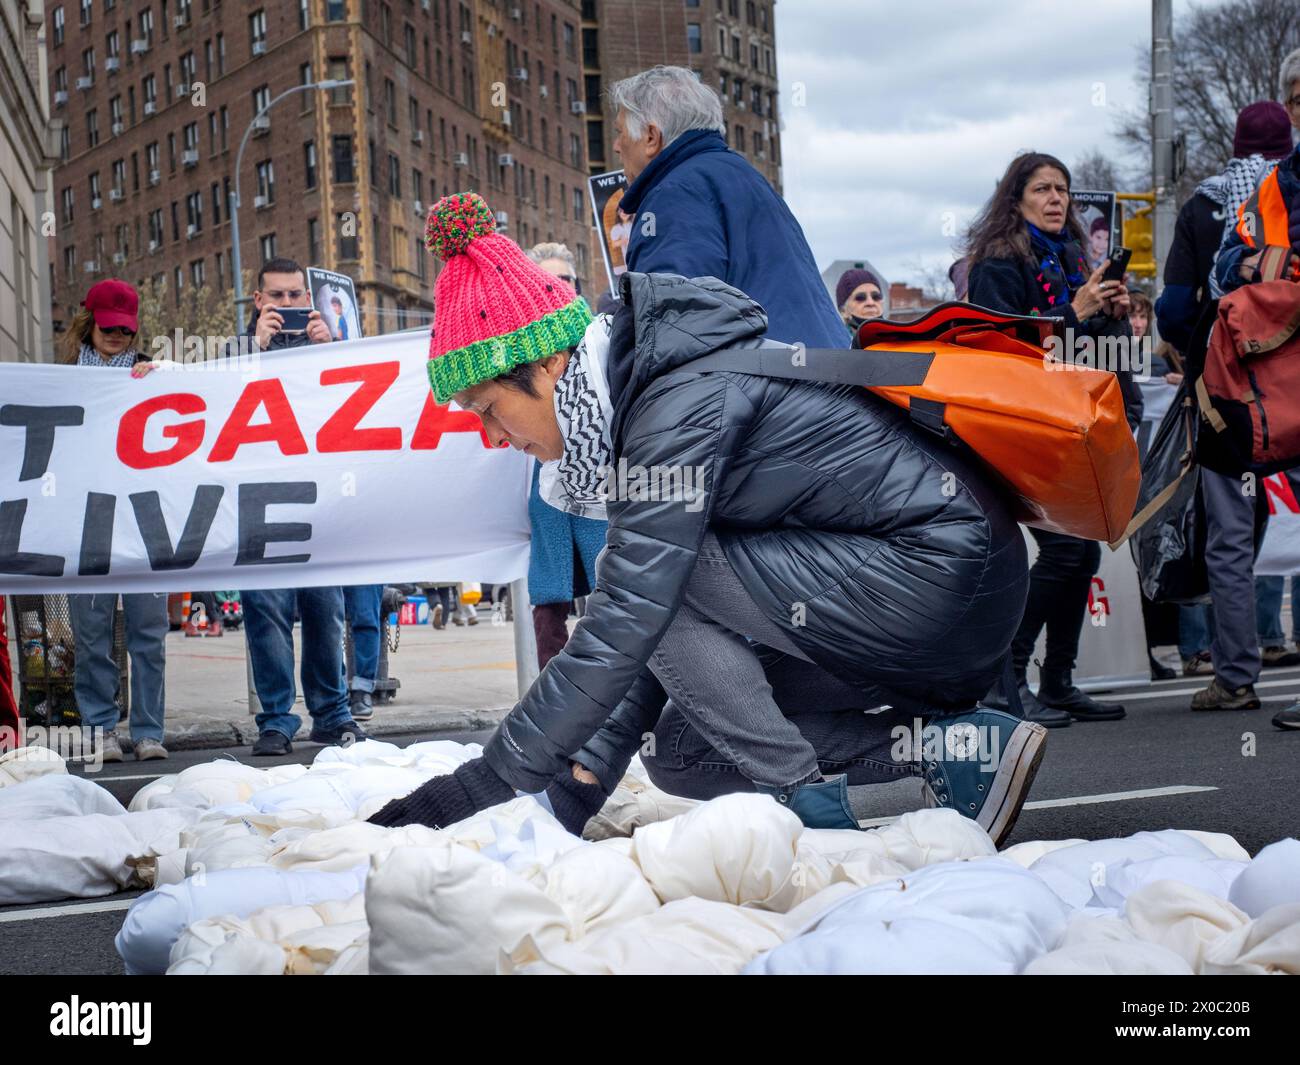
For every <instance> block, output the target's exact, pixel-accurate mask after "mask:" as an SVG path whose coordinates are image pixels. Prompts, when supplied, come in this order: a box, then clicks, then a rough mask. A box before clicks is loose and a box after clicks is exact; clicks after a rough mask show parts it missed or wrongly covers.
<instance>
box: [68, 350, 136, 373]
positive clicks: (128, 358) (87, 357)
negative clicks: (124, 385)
mask: <svg viewBox="0 0 1300 1065" xmlns="http://www.w3.org/2000/svg"><path fill="white" fill-rule="evenodd" d="M138 357H139V356H138V354H137V352H136V350H135V348H127V349H126V351H123V352H121V353H120V354H118V355H114V356H113V357H112V358H111V359H105V358H103V357H102V356H101V355H100V354H99V352H97V351H96V350H95V349H94V348H93V347H92V346H91V345H90V344H82V345H81V354H80V355H78V356H77V365H78V366H109V367H112V368H113V369H117V370H129V369H130V368H131V367H132V366H134V365H135V361H136V359H137V358H138Z"/></svg>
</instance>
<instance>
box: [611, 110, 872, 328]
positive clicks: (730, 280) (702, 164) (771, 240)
mask: <svg viewBox="0 0 1300 1065" xmlns="http://www.w3.org/2000/svg"><path fill="white" fill-rule="evenodd" d="M622 208H623V210H624V211H626V212H627V213H628V214H630V215H635V216H636V219H635V221H634V223H633V225H632V239H631V241H630V243H629V244H628V249H627V268H628V270H630V271H634V272H635V273H638V274H680V275H681V276H683V277H716V278H718V279H719V280H720V281H725V282H726V283H727V284H728V285H731V286H732V287H733V288H738V289H740V291H742V292H744V293H745V294H746V295H747V296H749V297H750V299H753V300H755V301H756V302H757V303H759V304H761V305H762V307H763V310H765V311H766V312H767V320H768V331H767V335H768V336H769V337H771V338H772V339H773V340H780V341H784V342H785V343H787V344H796V343H800V342H802V343H803V344H805V345H806V346H807V347H810V348H845V347H848V343H847V342H846V340H845V337H844V322H843V320H842V319H841V318H840V316H839V314H838V312H837V311H836V310H835V304H834V302H833V301H832V300H831V296H830V293H829V292H827V291H826V286H825V285H824V284H823V283H822V279H821V275H820V274H818V272H817V264H816V262H814V261H813V256H812V251H811V250H810V249H809V247H808V242H807V241H806V240H805V239H804V235H803V230H802V229H801V228H800V227H799V223H798V222H797V221H795V217H794V215H793V214H791V213H790V208H788V207H787V206H786V205H785V201H784V200H782V199H781V197H780V196H778V195H777V194H776V193H775V192H774V191H773V190H772V186H771V185H769V184H768V183H767V179H766V178H764V177H763V175H762V174H760V173H759V172H758V171H757V170H755V169H754V168H753V167H752V166H750V165H749V163H748V162H746V161H745V159H744V157H743V156H741V155H739V154H738V153H736V152H733V151H732V150H731V149H730V148H728V147H727V142H726V141H725V140H723V138H722V135H721V134H720V133H717V132H715V131H713V130H709V129H697V130H692V131H691V132H690V133H683V134H682V135H681V136H680V137H678V138H677V139H676V140H675V141H673V142H672V143H671V144H669V145H668V146H667V147H666V148H665V149H664V150H663V151H661V152H660V153H659V154H658V155H656V156H655V157H654V158H653V159H652V160H650V165H649V166H647V167H646V168H645V170H643V171H642V172H641V173H640V174H639V175H637V179H636V180H635V181H634V182H632V184H631V185H630V186H628V190H627V192H625V193H624V194H623V202H622Z"/></svg>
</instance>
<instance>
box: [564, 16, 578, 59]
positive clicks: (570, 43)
mask: <svg viewBox="0 0 1300 1065" xmlns="http://www.w3.org/2000/svg"><path fill="white" fill-rule="evenodd" d="M564 54H565V55H566V56H567V57H568V58H570V59H577V58H578V53H577V50H576V48H575V47H574V32H573V24H572V23H569V22H566V23H565V24H564Z"/></svg>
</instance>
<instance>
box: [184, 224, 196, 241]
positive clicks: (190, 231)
mask: <svg viewBox="0 0 1300 1065" xmlns="http://www.w3.org/2000/svg"><path fill="white" fill-rule="evenodd" d="M198 235H199V227H198V226H196V225H195V224H194V223H193V222H191V223H190V224H189V225H187V226H186V227H185V239H186V240H193V239H194V238H195V237H197V236H198Z"/></svg>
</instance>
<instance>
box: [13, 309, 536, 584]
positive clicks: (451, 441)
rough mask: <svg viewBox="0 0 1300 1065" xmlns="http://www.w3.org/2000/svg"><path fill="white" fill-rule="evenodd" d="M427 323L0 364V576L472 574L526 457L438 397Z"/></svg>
mask: <svg viewBox="0 0 1300 1065" xmlns="http://www.w3.org/2000/svg"><path fill="white" fill-rule="evenodd" d="M427 357H428V338H427V336H424V335H421V334H411V335H409V336H396V337H374V338H370V339H366V340H357V341H352V342H349V343H335V344H320V345H311V346H310V347H305V348H296V349H291V350H288V351H282V352H275V353H267V354H264V355H260V356H258V355H253V356H246V357H240V358H234V359H225V360H218V361H215V362H209V363H202V364H197V365H194V366H180V367H177V368H175V369H165V368H164V369H158V370H155V371H154V372H153V373H151V374H149V375H148V376H147V377H144V378H142V379H135V378H132V377H131V375H130V373H129V372H128V371H126V370H113V369H107V368H103V369H101V368H99V367H94V368H89V367H75V366H34V365H30V364H12V363H0V592H9V593H14V592H90V591H119V592H125V591H133V592H134V591H181V590H184V591H205V590H216V589H235V588H302V587H310V586H315V585H336V584H379V583H383V582H390V583H391V582H406V581H461V580H478V581H490V582H493V583H504V582H506V581H510V580H514V579H516V578H518V577H521V576H523V575H524V573H525V572H526V571H527V567H528V509H527V501H528V486H529V477H530V473H531V471H530V468H529V467H530V463H531V462H532V460H531V459H530V458H528V457H527V456H526V455H523V454H521V453H519V452H516V451H514V450H512V449H504V448H502V449H496V448H491V447H489V446H488V444H487V437H486V435H485V434H484V433H483V431H482V424H481V423H480V421H479V419H478V418H477V416H475V415H473V414H470V413H469V412H467V411H462V410H457V409H450V408H448V407H441V406H438V405H437V404H435V403H434V401H433V397H432V394H431V393H430V390H429V383H428V378H427V376H426V373H425V360H426V359H427Z"/></svg>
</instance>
